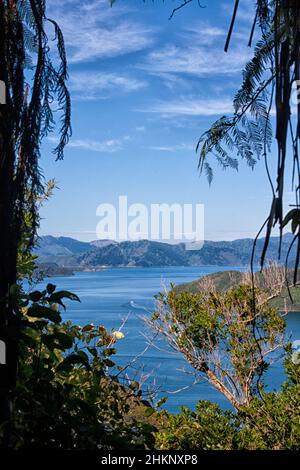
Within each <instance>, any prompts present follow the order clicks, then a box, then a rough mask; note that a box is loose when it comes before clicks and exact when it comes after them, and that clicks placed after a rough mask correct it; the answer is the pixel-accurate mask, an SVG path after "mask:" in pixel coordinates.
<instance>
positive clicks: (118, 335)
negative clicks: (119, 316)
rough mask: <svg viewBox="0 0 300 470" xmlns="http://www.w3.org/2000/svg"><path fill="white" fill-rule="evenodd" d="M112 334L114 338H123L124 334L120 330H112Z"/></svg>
mask: <svg viewBox="0 0 300 470" xmlns="http://www.w3.org/2000/svg"><path fill="white" fill-rule="evenodd" d="M112 336H113V337H114V338H115V339H123V338H125V335H124V333H122V331H114V332H113V333H112Z"/></svg>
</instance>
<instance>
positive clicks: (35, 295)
mask: <svg viewBox="0 0 300 470" xmlns="http://www.w3.org/2000/svg"><path fill="white" fill-rule="evenodd" d="M42 297H43V293H42V292H40V291H38V290H36V291H34V292H31V293H30V294H29V299H30V300H31V301H32V302H38V301H39V300H41V298H42Z"/></svg>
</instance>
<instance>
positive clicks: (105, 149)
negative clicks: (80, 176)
mask: <svg viewBox="0 0 300 470" xmlns="http://www.w3.org/2000/svg"><path fill="white" fill-rule="evenodd" d="M47 140H48V141H49V142H51V143H53V144H57V143H58V139H57V137H55V136H49V137H48V138H47ZM126 140H128V136H125V137H122V138H121V139H108V140H104V141H96V140H90V139H71V140H70V142H69V143H68V148H75V149H80V150H89V151H92V152H99V153H114V152H118V151H119V150H122V148H123V143H124V141H126Z"/></svg>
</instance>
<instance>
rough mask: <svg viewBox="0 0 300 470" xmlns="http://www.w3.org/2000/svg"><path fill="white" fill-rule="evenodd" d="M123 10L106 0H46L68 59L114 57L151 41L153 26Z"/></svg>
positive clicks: (133, 50)
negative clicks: (139, 20)
mask: <svg viewBox="0 0 300 470" xmlns="http://www.w3.org/2000/svg"><path fill="white" fill-rule="evenodd" d="M121 3H122V2H121ZM125 13H126V10H125V9H124V8H123V7H122V6H121V5H119V6H118V7H115V8H113V9H112V8H110V7H109V4H108V2H107V1H106V0H91V1H89V2H88V1H87V0H80V1H79V0H74V1H72V2H71V1H70V0H65V1H58V0H50V1H49V7H48V11H47V14H48V16H49V17H50V18H51V17H52V18H54V19H56V20H57V21H58V23H59V25H60V27H61V29H62V31H63V34H64V38H65V43H66V46H67V52H68V60H69V63H80V62H88V61H89V62H90V61H94V60H96V59H99V58H106V57H115V56H119V55H123V54H127V53H130V52H135V51H140V50H143V49H144V48H146V47H148V46H149V45H150V44H152V42H153V37H152V36H153V35H152V32H153V29H152V28H151V27H149V26H145V25H143V24H140V23H138V22H135V21H133V20H131V19H129V18H126V17H125Z"/></svg>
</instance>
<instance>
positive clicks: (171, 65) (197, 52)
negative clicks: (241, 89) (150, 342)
mask: <svg viewBox="0 0 300 470" xmlns="http://www.w3.org/2000/svg"><path fill="white" fill-rule="evenodd" d="M249 58H250V54H249V52H248V51H247V50H246V47H243V46H237V47H235V48H233V49H232V50H230V51H229V52H228V53H225V52H224V51H223V49H222V46H220V47H219V48H213V49H211V50H209V51H208V49H207V48H206V47H203V46H188V47H187V48H185V47H181V46H174V45H169V46H166V47H165V48H163V49H162V50H159V51H154V52H151V53H150V54H149V56H148V61H147V63H146V64H145V65H144V66H143V68H144V69H146V70H147V71H148V72H150V73H158V72H159V73H161V74H178V73H181V74H190V75H195V76H198V77H207V76H209V75H213V76H214V78H215V79H218V77H219V76H222V75H233V74H235V73H241V70H242V68H243V67H244V65H245V62H246V60H247V59H249Z"/></svg>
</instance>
